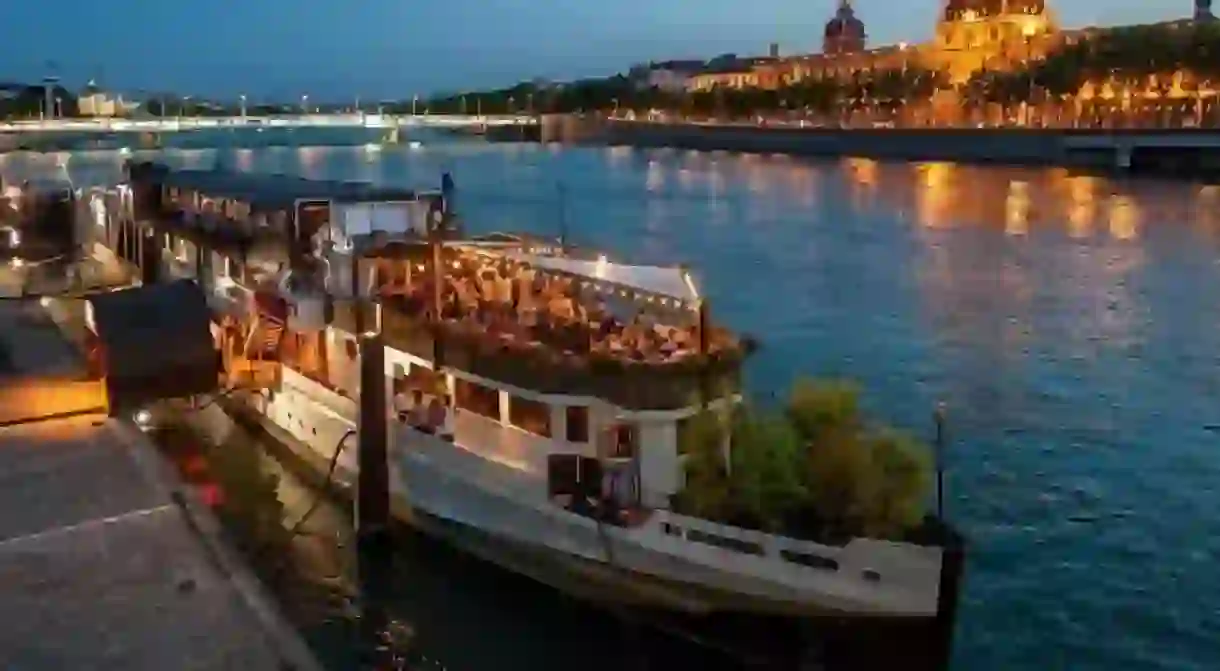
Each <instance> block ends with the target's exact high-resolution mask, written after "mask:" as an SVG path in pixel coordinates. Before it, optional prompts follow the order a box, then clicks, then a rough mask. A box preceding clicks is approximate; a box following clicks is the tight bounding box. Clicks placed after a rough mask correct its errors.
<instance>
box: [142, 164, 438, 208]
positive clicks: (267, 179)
mask: <svg viewBox="0 0 1220 671" xmlns="http://www.w3.org/2000/svg"><path fill="white" fill-rule="evenodd" d="M137 174H140V175H141V176H143V175H155V177H153V179H155V180H156V181H159V182H160V183H161V184H163V185H165V186H173V187H178V188H182V189H190V190H193V191H198V192H200V193H203V194H205V195H208V196H212V197H216V198H231V199H234V200H240V201H242V202H245V203H247V204H249V205H250V206H251V207H252V208H254V209H258V210H283V209H288V208H291V207H292V206H293V205H294V204H295V203H296V202H297V201H299V200H331V201H335V202H348V203H359V202H377V201H391V200H416V199H419V198H420V196H421V194H419V193H417V192H415V191H412V190H410V189H397V188H391V187H382V186H377V185H375V184H371V183H369V182H340V181H322V180H313V179H306V178H304V177H299V176H296V175H281V174H258V173H248V172H234V171H230V170H177V169H173V168H170V167H168V166H164V165H159V164H143V165H140V166H139V167H138V169H137V167H136V166H133V168H132V176H133V178H134V177H136V175H137Z"/></svg>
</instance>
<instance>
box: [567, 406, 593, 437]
mask: <svg viewBox="0 0 1220 671" xmlns="http://www.w3.org/2000/svg"><path fill="white" fill-rule="evenodd" d="M565 412H566V414H567V419H568V421H567V427H568V428H567V433H568V435H567V439H568V442H569V443H587V442H589V408H588V406H583V405H569V406H568V407H567V409H566V411H565Z"/></svg>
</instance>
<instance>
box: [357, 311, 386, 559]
mask: <svg viewBox="0 0 1220 671" xmlns="http://www.w3.org/2000/svg"><path fill="white" fill-rule="evenodd" d="M359 337H360V409H359V425H358V434H357V444H356V450H357V454H356V461H357V464H358V468H359V475H358V480H357V485H356V487H357V489H356V533H357V536H359V537H360V538H364V539H370V540H371V539H374V538H376V537H379V536H383V535H384V534H385V532H386V531H388V529H389V523H390V468H389V453H388V452H389V448H388V444H387V443H388V439H389V435H388V434H389V423H388V422H389V420H388V415H387V414H386V388H385V344H384V343H383V342H382V338H381V329H380V328H378V329H377V330H376V331H370V332H366V333H362V334H361V335H360V336H359Z"/></svg>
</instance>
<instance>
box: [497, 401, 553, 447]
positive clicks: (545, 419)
mask: <svg viewBox="0 0 1220 671" xmlns="http://www.w3.org/2000/svg"><path fill="white" fill-rule="evenodd" d="M508 421H509V423H510V424H512V425H513V426H515V427H517V428H518V429H523V430H525V431H529V432H530V433H533V434H537V435H539V436H542V437H543V438H550V437H551V406H549V405H547V404H545V403H539V402H538V401H532V400H530V399H527V398H521V397H519V396H511V397H509V399H508Z"/></svg>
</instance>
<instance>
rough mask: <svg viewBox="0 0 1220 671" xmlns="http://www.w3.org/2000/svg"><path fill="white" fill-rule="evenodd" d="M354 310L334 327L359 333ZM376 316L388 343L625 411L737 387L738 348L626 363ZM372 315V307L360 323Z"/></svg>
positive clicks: (482, 374)
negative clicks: (615, 406) (658, 360)
mask: <svg viewBox="0 0 1220 671" xmlns="http://www.w3.org/2000/svg"><path fill="white" fill-rule="evenodd" d="M356 309H357V308H355V306H353V305H351V304H350V303H348V304H336V305H335V310H334V322H333V324H334V325H335V326H336V327H338V328H340V329H342V330H344V331H347V332H348V333H356V332H357V330H358V329H357V327H356V318H355V310H356ZM381 315H382V316H381V325H382V332H383V334H384V335H385V339H386V344H387V345H388V346H390V347H392V348H394V349H396V350H399V351H401V352H403V353H405V354H409V355H412V356H416V357H419V358H421V359H425V360H429V361H432V360H435V358H436V356H437V353H438V351H439V352H440V354H441V357H442V358H443V361H444V364H445V366H446V367H448V368H451V369H455V370H460V371H464V372H466V373H469V374H470V375H473V376H476V377H478V378H482V379H485V380H493V381H495V382H499V383H503V384H506V385H510V386H515V387H519V388H522V389H529V390H531V391H534V392H536V393H539V394H554V395H565V396H583V397H590V398H599V399H603V400H605V401H608V402H610V403H613V404H615V405H617V406H619V407H622V408H630V409H649V410H665V409H675V408H685V407H690V406H692V405H696V404H697V403H698V402H699V399H700V397H701V395H702V396H703V397H705V398H707V399H717V398H727V397H730V396H733V395H734V394H736V393H738V392H739V389H740V385H739V374H740V368H741V361H742V356H743V353H742V352H738V351H727V350H726V351H724V352H722V353H719V354H715V355H708V356H703V355H692V356H689V357H686V358H684V359H681V360H678V361H670V362H664V363H658V362H649V361H631V360H624V359H623V358H621V357H613V356H604V355H600V354H598V353H593V352H591V353H576V352H571V351H559V350H557V349H555V348H551V347H546V346H544V345H540V344H538V343H526V342H517V341H514V340H512V339H505V338H499V337H496V336H493V335H491V334H488V333H487V332H486V331H475V330H472V329H468V328H464V327H463V326H462V324H461V323H460V322H443V323H441V324H439V325H435V326H434V325H432V324H430V323H428V322H427V321H426V320H425V319H422V318H414V317H411V316H408V315H406V314H404V313H403V312H400V311H398V310H395V309H392V308H391V309H385V310H383V311H382V313H381ZM375 320H376V316H375V313H374V312H373V310H371V309H370V310H369V311H368V312H367V313H366V315H365V319H364V323H365V324H373V323H376V322H375ZM438 341H439V343H438ZM438 345H439V346H438Z"/></svg>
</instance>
